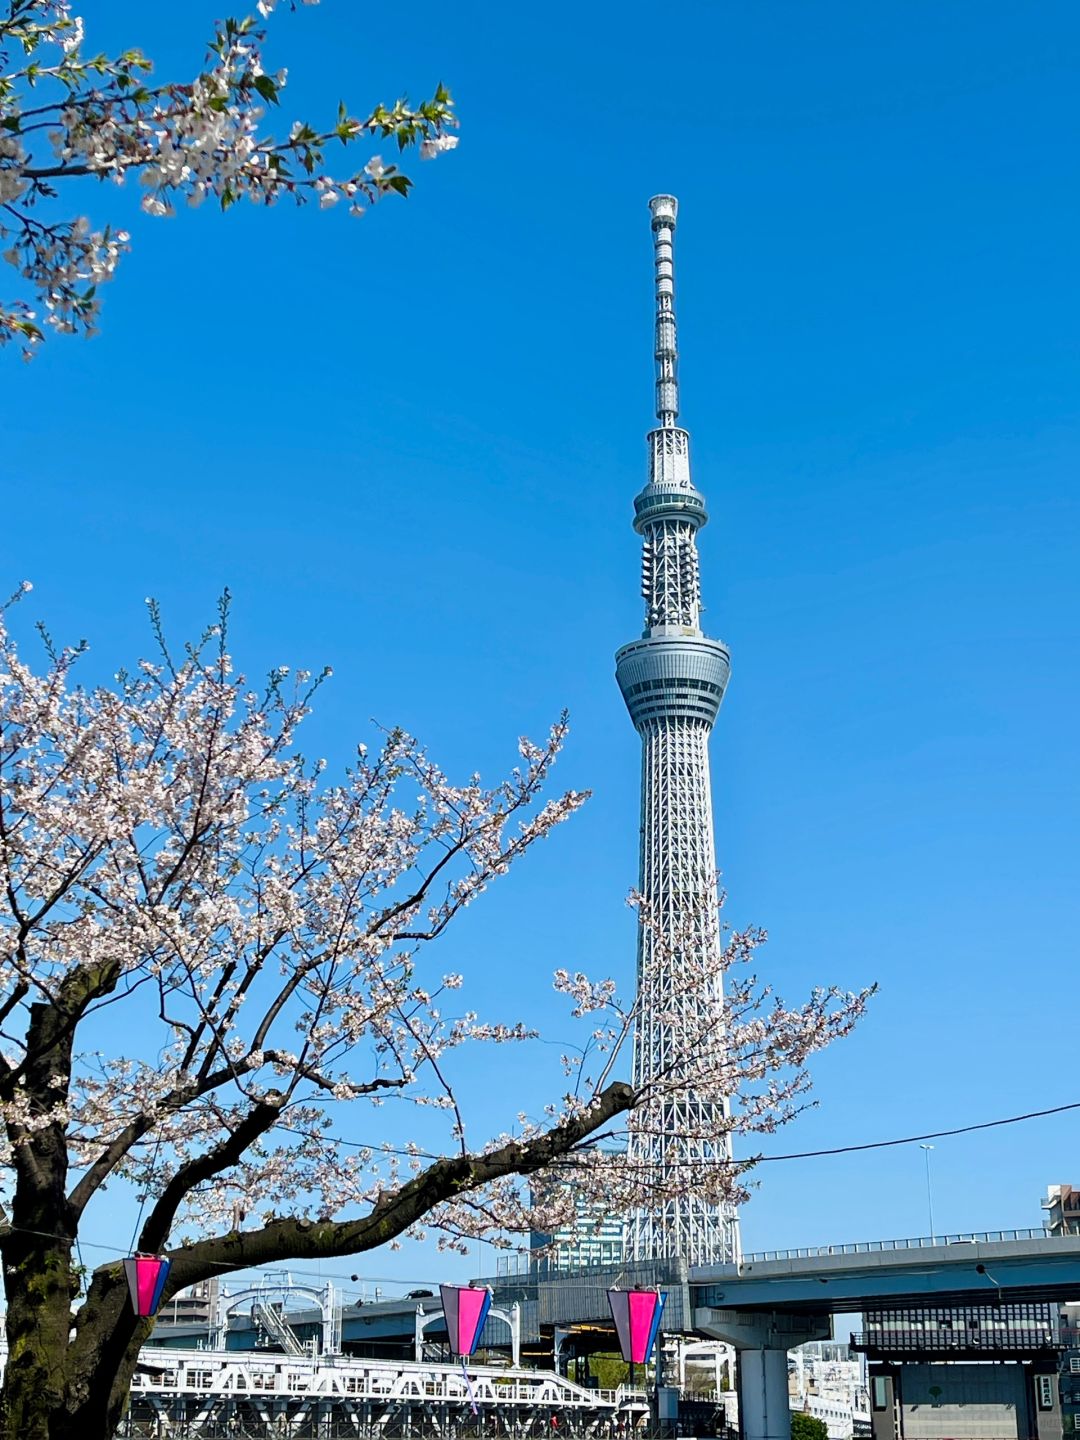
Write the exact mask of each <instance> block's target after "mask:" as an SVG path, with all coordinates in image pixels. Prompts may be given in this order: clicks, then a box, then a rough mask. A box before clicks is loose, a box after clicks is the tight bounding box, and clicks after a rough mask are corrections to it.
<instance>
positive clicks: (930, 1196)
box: [919, 1145, 937, 1245]
mask: <svg viewBox="0 0 1080 1440" xmlns="http://www.w3.org/2000/svg"><path fill="white" fill-rule="evenodd" d="M933 1148H934V1147H933V1145H920V1146H919V1149H920V1150H921V1151H922V1152H923V1156H924V1157H925V1159H926V1208H927V1211H928V1212H929V1215H930V1243H931V1245H932V1244H933V1243H934V1241H935V1239H936V1238H937V1237H936V1236H935V1234H934V1191H933V1187H932V1186H931V1184H930V1151H931V1150H933Z"/></svg>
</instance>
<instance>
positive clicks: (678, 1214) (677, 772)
mask: <svg viewBox="0 0 1080 1440" xmlns="http://www.w3.org/2000/svg"><path fill="white" fill-rule="evenodd" d="M649 208H650V210H651V212H652V232H653V246H654V250H655V259H656V417H657V420H658V421H659V425H658V427H657V428H656V429H654V430H652V431H651V432H650V434H649V437H648V445H649V479H648V483H647V484H646V486H645V488H644V489H643V490H642V491H641V493H640V494H639V495H638V497H637V499H636V500H635V501H634V511H635V514H634V529H635V530H636V531H637V533H638V534H639V535H640V536H641V561H642V563H641V588H642V594H643V595H644V598H645V629H644V633H643V634H642V637H641V639H640V640H633V641H631V643H630V644H629V645H624V646H623V647H622V649H620V650H619V651H618V653H617V655H616V657H615V659H616V672H615V673H616V679H617V680H618V683H619V688H620V690H621V691H622V695H623V699H624V700H625V701H626V707H627V709H628V710H629V712H630V718H631V720H632V721H633V722H634V725H635V727H636V729H637V731H638V733H639V734H640V736H641V852H640V872H639V890H640V893H641V895H642V897H643V900H644V902H645V906H646V908H647V912H648V915H649V917H650V923H649V924H648V925H646V926H643V927H642V928H641V930H640V932H639V941H638V957H637V980H638V996H639V1010H638V1014H637V1021H636V1026H635V1031H634V1058H633V1081H634V1085H635V1087H636V1088H642V1087H647V1086H649V1085H650V1083H652V1084H653V1085H655V1086H656V1094H655V1098H654V1099H652V1100H650V1101H649V1102H648V1103H647V1104H645V1105H644V1106H642V1107H641V1109H640V1110H638V1111H637V1112H635V1116H634V1119H633V1120H632V1122H631V1131H630V1141H629V1147H630V1159H631V1160H632V1161H634V1160H636V1161H638V1162H639V1163H640V1165H641V1167H642V1173H643V1174H645V1175H647V1176H649V1177H651V1178H652V1179H653V1180H654V1181H655V1182H657V1183H659V1184H660V1185H661V1186H662V1187H663V1190H664V1191H665V1192H667V1193H670V1191H671V1190H673V1189H675V1188H676V1187H678V1186H680V1185H681V1188H682V1189H683V1190H684V1191H686V1192H689V1193H684V1194H681V1195H680V1196H679V1197H678V1198H677V1199H675V1198H672V1199H665V1200H664V1202H663V1204H662V1207H661V1208H660V1209H659V1210H658V1211H657V1212H656V1213H647V1212H645V1211H644V1210H643V1211H641V1212H638V1213H636V1214H634V1215H633V1216H631V1217H630V1219H629V1222H628V1229H627V1251H628V1258H632V1259H641V1260H644V1259H656V1258H660V1257H672V1258H673V1257H676V1256H680V1257H682V1258H683V1259H685V1260H686V1261H687V1262H688V1263H689V1264H692V1265H707V1264H725V1263H730V1262H732V1261H734V1260H735V1259H736V1258H737V1256H738V1250H739V1232H738V1219H737V1216H736V1214H735V1212H734V1210H732V1209H730V1208H728V1207H724V1206H720V1205H716V1204H712V1203H709V1202H708V1201H707V1200H704V1199H702V1198H700V1197H698V1196H696V1195H695V1194H694V1193H693V1186H692V1184H690V1183H688V1182H689V1179H690V1177H691V1176H693V1175H694V1174H695V1173H704V1172H706V1171H707V1170H709V1169H711V1168H713V1167H714V1166H715V1164H716V1163H717V1162H718V1161H722V1160H724V1159H727V1158H729V1157H730V1153H731V1151H730V1142H729V1139H728V1137H727V1133H726V1132H727V1125H726V1118H727V1112H726V1109H725V1107H724V1106H723V1105H722V1104H721V1103H719V1102H717V1101H716V1100H714V1099H713V1098H711V1097H710V1098H709V1099H705V1098H699V1097H697V1096H695V1095H694V1094H693V1093H688V1092H687V1091H686V1090H680V1089H678V1088H677V1087H675V1088H674V1093H672V1090H671V1088H670V1087H669V1088H668V1089H667V1090H665V1087H664V1086H663V1085H662V1084H660V1085H657V1084H656V1082H657V1081H658V1080H659V1079H660V1077H662V1076H664V1075H665V1074H670V1073H671V1067H672V1065H673V1063H674V1064H677V1063H678V1061H677V1057H676V1055H675V1054H674V1053H673V1052H674V1051H675V1050H676V1049H677V1048H678V1042H677V1038H676V1037H677V1036H678V1035H679V1034H680V1033H681V1034H683V1035H685V1034H686V1033H687V1031H688V1030H689V1031H691V1032H692V1031H695V1030H696V1031H698V1032H699V1033H700V1031H701V1029H703V1028H704V1027H703V1026H702V1024H701V1022H702V1021H705V1022H706V1023H707V1020H708V1016H707V1015H701V1013H700V1012H701V1009H702V1007H704V1008H705V1009H706V1010H712V1009H715V1012H716V1016H717V1021H718V1025H717V1029H716V1031H715V1032H714V1033H715V1034H716V1035H717V1042H716V1043H718V1044H719V1043H722V1038H721V1034H722V1032H721V1030H720V1027H719V1020H720V1013H721V1005H722V993H721V990H720V980H719V978H717V979H716V980H715V981H708V982H706V983H704V984H695V976H701V977H702V979H704V977H706V976H708V975H710V974H712V975H717V974H718V972H717V969H716V962H717V961H718V959H719V952H720V943H721V941H720V931H719V926H718V922H717V918H716V906H715V900H716V852H715V846H714V840H713V815H712V794H711V789H710V783H709V750H708V746H709V735H710V733H711V731H712V727H713V724H714V723H715V721H716V716H717V713H718V711H719V709H720V702H721V700H722V699H723V697H724V689H725V687H726V685H727V680H728V670H729V664H730V657H729V655H728V650H727V647H726V646H725V645H723V644H721V642H720V641H719V640H710V639H708V638H707V637H706V636H705V635H703V634H702V631H701V581H700V574H699V569H698V552H697V532H698V531H699V530H700V529H701V527H702V526H703V525H704V524H705V522H706V520H707V519H708V515H707V513H706V510H705V500H704V497H703V496H702V494H701V492H700V491H699V490H698V489H696V487H695V486H694V483H693V481H692V480H691V478H690V436H689V435H688V434H687V432H686V431H685V430H684V429H682V428H681V427H680V426H679V424H678V419H679V383H678V348H677V343H676V332H675V294H674V289H675V287H674V271H673V259H672V242H673V239H674V233H675V221H676V216H677V213H678V202H677V201H676V200H675V199H674V198H673V197H672V196H670V195H657V196H656V197H655V198H654V199H652V200H650V202H649ZM690 1005H692V1006H694V1007H696V1011H697V1013H696V1014H695V1016H694V1017H692V1019H691V1023H690V1024H688V1025H686V1026H684V1025H683V1024H681V1023H680V1020H679V1010H680V1007H686V1006H690Z"/></svg>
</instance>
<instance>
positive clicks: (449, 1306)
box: [439, 1285, 491, 1355]
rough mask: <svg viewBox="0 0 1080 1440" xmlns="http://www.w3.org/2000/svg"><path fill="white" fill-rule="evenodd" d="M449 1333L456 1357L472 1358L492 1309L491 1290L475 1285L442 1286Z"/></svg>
mask: <svg viewBox="0 0 1080 1440" xmlns="http://www.w3.org/2000/svg"><path fill="white" fill-rule="evenodd" d="M439 1292H440V1294H441V1295H442V1307H443V1314H444V1315H445V1317H446V1333H447V1335H448V1336H449V1337H450V1349H451V1351H452V1352H453V1354H455V1355H471V1354H472V1353H473V1351H474V1350H475V1349H476V1347H477V1345H478V1344H479V1342H480V1336H481V1333H482V1332H483V1329H484V1321H485V1320H486V1319H487V1317H488V1311H489V1310H490V1309H491V1291H490V1290H487V1289H483V1290H482V1289H479V1288H478V1287H477V1286H475V1285H440V1286H439Z"/></svg>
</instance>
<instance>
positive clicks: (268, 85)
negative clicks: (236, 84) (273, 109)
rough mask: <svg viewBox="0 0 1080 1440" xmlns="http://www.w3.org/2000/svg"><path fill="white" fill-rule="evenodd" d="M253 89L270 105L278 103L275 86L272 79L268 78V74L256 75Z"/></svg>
mask: <svg viewBox="0 0 1080 1440" xmlns="http://www.w3.org/2000/svg"><path fill="white" fill-rule="evenodd" d="M255 89H256V90H257V91H258V92H259V94H260V95H261V96H262V98H263V99H264V100H268V101H269V102H270V104H271V105H276V104H277V103H278V92H277V86H276V85H275V84H274V82H273V80H271V79H270V76H269V75H256V76H255Z"/></svg>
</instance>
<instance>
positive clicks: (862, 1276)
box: [688, 1230, 1080, 1333]
mask: <svg viewBox="0 0 1080 1440" xmlns="http://www.w3.org/2000/svg"><path fill="white" fill-rule="evenodd" d="M688 1282H689V1285H690V1290H691V1297H692V1304H693V1311H694V1323H695V1328H696V1329H702V1328H704V1327H705V1326H707V1324H708V1321H707V1318H706V1316H705V1314H703V1312H707V1311H708V1310H711V1309H724V1310H741V1311H756V1310H769V1311H771V1310H778V1309H782V1310H786V1311H792V1312H812V1313H815V1314H819V1315H821V1314H836V1313H837V1312H838V1311H853V1310H870V1309H881V1308H887V1307H889V1306H900V1305H914V1304H919V1303H920V1302H924V1303H925V1302H931V1301H932V1302H934V1303H935V1304H945V1305H949V1304H962V1303H966V1304H971V1303H972V1301H973V1300H979V1301H983V1302H985V1301H987V1300H991V1301H992V1300H993V1298H994V1296H995V1295H1002V1296H1004V1295H1006V1294H1007V1295H1008V1298H1009V1299H1010V1300H1076V1299H1080V1235H1060V1236H1058V1235H1054V1236H1051V1235H1047V1234H1046V1233H1045V1232H1044V1231H1042V1230H995V1231H984V1232H982V1233H978V1234H967V1235H946V1236H935V1237H929V1238H928V1237H923V1238H920V1239H915V1240H876V1241H868V1242H863V1243H861V1244H851V1245H826V1246H820V1247H818V1248H814V1249H799V1250H772V1251H764V1252H762V1253H760V1254H751V1255H745V1256H743V1258H742V1260H741V1261H740V1262H739V1263H738V1264H737V1265H712V1266H698V1267H695V1268H693V1269H691V1270H690V1272H689V1275H688ZM706 1333H707V1332H706Z"/></svg>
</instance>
